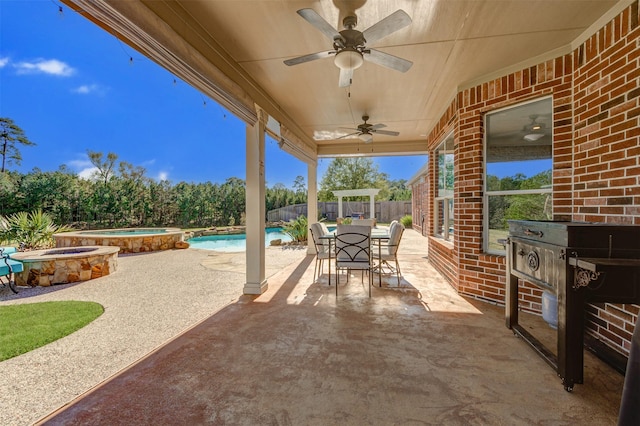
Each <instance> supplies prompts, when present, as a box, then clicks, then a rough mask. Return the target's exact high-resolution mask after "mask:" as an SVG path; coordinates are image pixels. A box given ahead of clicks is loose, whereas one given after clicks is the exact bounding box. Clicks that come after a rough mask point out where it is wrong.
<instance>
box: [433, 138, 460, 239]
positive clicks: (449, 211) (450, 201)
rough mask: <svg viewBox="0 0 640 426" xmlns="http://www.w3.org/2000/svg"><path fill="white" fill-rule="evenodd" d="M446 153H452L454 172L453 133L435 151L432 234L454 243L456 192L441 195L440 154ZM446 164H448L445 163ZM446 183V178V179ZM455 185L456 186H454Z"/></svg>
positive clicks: (443, 139) (452, 190)
mask: <svg viewBox="0 0 640 426" xmlns="http://www.w3.org/2000/svg"><path fill="white" fill-rule="evenodd" d="M448 142H450V143H451V149H450V150H447V149H446V145H447V143H448ZM440 152H444V153H445V154H447V153H451V155H452V156H453V159H452V161H451V163H452V165H453V170H455V141H454V138H453V132H451V133H449V134H448V135H447V136H445V137H444V138H442V141H441V142H440V143H439V144H438V145H437V147H436V149H435V150H434V153H435V155H434V157H435V161H436V165H437V168H436V176H435V177H436V187H435V196H434V203H433V230H432V234H433V236H434V237H436V238H441V239H443V240H444V241H449V242H452V241H453V239H454V231H455V230H454V229H451V227H452V225H453V223H455V222H454V220H453V211H454V203H455V201H454V193H455V190H454V189H453V188H452V189H451V193H450V194H444V195H439V190H440V164H439V153H440ZM445 163H446V162H445ZM455 179H456V177H455V172H453V182H455ZM445 182H446V178H445ZM454 185H455V184H454ZM440 203H442V206H443V210H444V211H443V212H442V218H443V219H442V232H439V225H440V213H441V212H440Z"/></svg>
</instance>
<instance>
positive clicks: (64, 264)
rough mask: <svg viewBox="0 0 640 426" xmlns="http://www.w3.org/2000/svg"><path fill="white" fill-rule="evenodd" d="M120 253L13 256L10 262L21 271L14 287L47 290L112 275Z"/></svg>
mask: <svg viewBox="0 0 640 426" xmlns="http://www.w3.org/2000/svg"><path fill="white" fill-rule="evenodd" d="M119 251H120V247H116V246H84V247H64V248H53V249H43V250H33V251H26V252H19V253H13V254H12V255H11V258H12V259H14V260H16V261H19V262H22V266H23V271H22V272H20V273H17V274H15V280H16V284H17V285H19V286H30V287H35V286H42V287H48V286H51V285H54V284H66V283H74V282H79V281H88V280H91V279H94V278H100V277H104V276H106V275H109V274H111V273H112V272H115V270H116V268H117V266H118V252H119Z"/></svg>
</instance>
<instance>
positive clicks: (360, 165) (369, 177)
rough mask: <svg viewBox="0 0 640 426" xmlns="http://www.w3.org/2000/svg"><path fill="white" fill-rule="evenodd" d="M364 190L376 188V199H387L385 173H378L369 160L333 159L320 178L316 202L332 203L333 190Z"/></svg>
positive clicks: (376, 167) (387, 184)
mask: <svg viewBox="0 0 640 426" xmlns="http://www.w3.org/2000/svg"><path fill="white" fill-rule="evenodd" d="M365 188H378V189H380V193H379V195H378V197H377V199H378V200H386V199H388V197H389V183H388V179H387V175H386V173H381V172H379V171H378V166H377V165H376V164H374V163H373V160H371V159H370V158H362V157H358V158H335V159H334V160H333V161H331V163H330V164H329V167H327V171H326V172H325V174H324V176H323V177H322V180H321V182H320V191H319V192H318V200H319V201H334V200H335V199H336V197H335V196H334V195H333V193H332V192H331V191H334V190H340V189H365ZM367 199H368V198H367Z"/></svg>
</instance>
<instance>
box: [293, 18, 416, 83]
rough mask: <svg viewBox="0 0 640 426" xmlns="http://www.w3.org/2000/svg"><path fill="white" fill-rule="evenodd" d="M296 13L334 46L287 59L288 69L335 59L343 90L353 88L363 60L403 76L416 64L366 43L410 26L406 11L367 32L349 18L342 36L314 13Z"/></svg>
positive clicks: (377, 24)
mask: <svg viewBox="0 0 640 426" xmlns="http://www.w3.org/2000/svg"><path fill="white" fill-rule="evenodd" d="M297 13H298V15H300V16H302V18H304V19H305V20H306V21H307V22H309V23H310V24H311V25H313V26H314V27H316V28H317V29H318V30H320V32H322V33H323V34H324V35H325V36H327V37H328V38H329V39H330V40H331V41H332V42H333V49H332V50H328V51H324V52H318V53H312V54H310V55H304V56H299V57H297V58H293V59H287V60H286V61H284V63H285V64H286V65H289V66H293V65H298V64H302V63H305V62H309V61H314V60H316V59H322V58H328V57H330V56H332V55H335V56H334V59H333V61H334V63H335V64H336V66H337V67H338V68H340V79H339V82H338V85H339V86H340V87H347V86H349V85H351V81H352V78H353V70H355V69H357V68H359V67H360V66H361V65H362V63H363V60H366V61H369V62H373V63H374V64H378V65H382V66H383V67H387V68H390V69H393V70H396V71H400V72H406V71H408V70H409V68H411V66H412V65H413V62H411V61H408V60H406V59H403V58H399V57H397V56H393V55H390V54H388V53H384V52H381V51H379V50H376V49H371V48H369V47H367V43H375V42H376V41H378V40H379V39H381V38H383V37H386V36H388V35H389V34H391V33H394V32H396V31H398V30H400V29H402V28H404V27H406V26H407V25H409V24H411V18H410V17H409V15H407V13H406V12H405V11H404V10H396V11H395V12H393V13H392V14H391V15H389V16H387V17H386V18H384V19H382V20H381V21H379V22H378V23H376V24H374V25H372V26H370V27H369V28H367V29H366V30H364V31H358V30H356V29H355V27H356V25H357V23H358V18H357V17H356V16H353V15H350V16H347V17H345V18H344V19H343V21H342V24H343V25H344V30H342V31H340V32H338V31H337V30H336V29H335V28H333V27H332V26H331V24H329V23H328V22H327V21H326V20H325V19H324V18H323V17H322V16H320V15H318V13H317V12H316V11H315V10H313V9H300V10H298V12H297Z"/></svg>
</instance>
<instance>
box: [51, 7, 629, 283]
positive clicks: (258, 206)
mask: <svg viewBox="0 0 640 426" xmlns="http://www.w3.org/2000/svg"><path fill="white" fill-rule="evenodd" d="M62 2H63V3H65V4H66V5H68V6H70V7H71V8H73V9H74V10H76V11H77V12H78V13H80V14H82V15H83V16H85V17H86V18H87V19H89V20H91V21H92V22H94V23H95V24H96V25H98V26H100V27H102V28H103V29H105V30H106V31H107V32H109V33H110V34H113V35H114V36H115V37H117V38H118V39H119V40H121V41H122V42H124V43H126V44H128V45H130V46H132V47H133V48H135V49H136V50H138V51H139V52H141V53H142V54H144V55H146V56H147V57H149V58H150V59H152V60H153V61H155V62H156V63H158V64H159V65H160V66H162V67H164V68H165V69H167V70H168V71H170V72H172V73H173V74H174V75H175V76H176V77H178V78H180V79H182V80H183V81H185V82H186V83H188V84H190V85H192V86H193V87H195V88H197V89H198V90H200V91H201V92H202V93H203V94H204V95H206V96H209V97H210V98H212V99H214V100H215V101H216V102H218V103H220V104H221V105H222V106H224V107H225V108H227V109H228V110H229V111H230V112H231V113H233V114H234V115H236V116H238V117H239V118H240V119H242V120H243V121H244V122H245V123H246V140H245V145H246V166H247V167H246V169H247V171H246V197H247V203H246V207H247V219H246V225H247V251H246V256H247V270H246V280H247V282H246V284H245V287H244V293H246V294H261V293H263V292H264V291H265V290H266V289H267V280H266V278H265V247H264V240H263V236H264V227H265V223H264V222H265V221H264V219H265V216H266V215H265V156H264V144H265V134H269V135H270V136H272V137H274V138H275V139H276V140H277V141H278V142H279V145H280V147H281V148H282V149H283V150H285V151H287V152H289V153H291V154H293V155H294V156H295V157H296V158H298V159H299V160H300V161H303V162H305V163H306V164H307V165H308V169H307V174H308V176H307V182H308V202H307V204H308V217H309V218H315V217H317V162H318V159H319V158H322V157H338V156H382V155H416V154H427V153H428V148H427V144H426V136H427V135H428V134H429V133H430V132H431V131H432V130H433V129H435V128H438V127H439V126H442V125H443V123H441V122H440V120H441V117H442V116H443V113H444V112H446V111H447V110H448V109H449V108H450V106H451V105H452V102H456V99H459V97H460V93H462V91H463V90H464V89H468V88H471V87H476V86H478V84H484V83H485V82H487V81H490V80H492V79H494V78H497V77H500V76H502V75H505V73H506V72H508V71H509V70H516V69H523V68H525V67H528V66H535V65H537V64H539V63H541V62H543V61H545V60H550V59H553V58H557V57H558V56H560V55H563V54H568V53H570V52H572V51H573V50H574V49H575V47H576V46H578V45H580V44H581V43H583V42H584V41H585V40H586V39H587V38H588V37H590V35H591V34H592V32H591V31H590V29H591V28H593V27H596V28H597V27H598V25H599V26H602V23H603V22H607V21H608V20H610V19H611V17H612V16H615V15H616V14H617V13H619V12H620V11H621V10H623V9H624V8H625V7H627V6H628V5H629V4H630V3H631V0H622V1H618V0H599V1H593V0H574V1H554V2H549V1H546V0H532V1H526V2H525V1H507V2H495V1H492V0H460V1H455V2H454V1H451V0H424V1H408V0H388V1H384V2H374V1H369V2H367V1H343V0H307V1H277V2H275V1H271V0H251V1H235V0H220V1H210V0H175V1H145V0H130V1H122V0H62ZM301 9H313V11H314V12H313V13H314V14H317V16H319V17H320V21H323V22H324V23H325V24H326V25H324V24H321V25H320V26H321V27H323V29H321V30H319V29H320V28H319V26H318V25H313V24H311V23H310V21H309V20H306V19H303V18H302V17H301V15H300V14H299V13H297V12H298V11H300V10H301ZM398 10H403V11H404V12H405V13H406V14H407V15H408V16H409V17H410V20H411V22H410V24H409V25H407V26H405V27H403V28H402V29H399V30H397V31H393V32H392V33H388V34H383V36H382V37H378V39H377V40H375V43H371V45H367V46H366V47H367V48H374V49H375V50H376V51H379V52H382V53H383V54H386V55H392V56H396V57H399V58H403V59H406V60H407V61H410V62H411V66H410V67H409V69H406V70H404V72H400V71H397V70H393V69H389V68H387V67H385V66H381V65H380V64H379V63H376V59H375V57H374V56H370V55H369V54H368V53H367V54H366V56H365V63H364V64H362V66H360V67H359V68H358V69H356V70H352V72H353V76H352V78H351V79H349V80H348V81H346V82H345V81H343V83H347V84H342V85H339V84H338V81H339V75H341V71H340V70H339V69H338V68H337V66H344V64H342V65H340V64H338V63H336V64H334V60H333V59H334V56H335V57H337V56H338V55H337V54H336V52H335V51H331V50H328V49H331V48H332V46H333V45H334V43H335V39H333V40H331V39H328V38H327V35H328V34H329V33H333V29H335V30H336V31H340V30H342V29H343V21H344V18H345V17H356V19H355V20H354V19H353V18H352V19H350V20H347V21H346V22H352V23H353V22H354V21H357V25H356V30H359V31H363V30H366V29H368V28H371V27H372V26H374V25H376V24H377V23H378V22H381V21H383V20H384V19H386V18H387V17H389V16H391V15H393V14H394V13H395V12H396V11H398ZM387 22H388V21H387ZM383 27H385V26H384V25H382V26H381V27H378V30H380V31H382V32H383V33H384V30H383V29H382V28H383ZM380 31H377V30H376V32H377V33H378V35H380V34H381V32H380ZM338 44H339V43H338ZM314 52H321V53H318V54H317V55H318V56H317V58H318V59H319V60H315V61H313V62H311V63H300V64H298V65H296V66H287V65H286V64H285V63H284V61H285V60H290V59H292V58H296V57H300V56H301V55H308V54H313V53H314ZM322 52H324V53H322ZM362 55H365V54H364V53H363V54H362ZM342 56H344V55H342ZM321 58H324V59H321ZM507 83H508V82H505V83H504V84H507ZM486 90H493V89H491V88H489V87H488V88H487V89H486ZM363 116H369V117H371V118H370V123H371V124H373V125H374V126H375V128H376V129H382V128H383V127H385V128H387V129H389V130H390V131H393V132H398V135H397V136H394V135H393V134H382V133H374V134H373V136H372V137H371V138H369V137H367V138H359V137H358V134H357V132H356V133H353V131H352V130H349V129H356V128H357V127H358V125H359V124H361V123H362V120H363ZM523 124H526V123H519V122H518V123H513V126H514V128H515V129H520V128H521V127H522V125H523ZM345 129H347V130H345Z"/></svg>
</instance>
